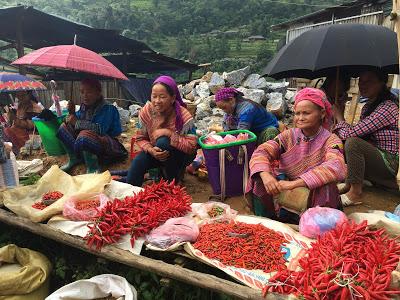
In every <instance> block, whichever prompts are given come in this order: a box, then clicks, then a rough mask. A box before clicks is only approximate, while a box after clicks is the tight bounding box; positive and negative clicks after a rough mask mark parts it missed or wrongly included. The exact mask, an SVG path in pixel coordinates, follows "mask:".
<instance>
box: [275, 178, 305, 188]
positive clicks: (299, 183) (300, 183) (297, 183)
mask: <svg viewBox="0 0 400 300" xmlns="http://www.w3.org/2000/svg"><path fill="white" fill-rule="evenodd" d="M279 185H280V187H281V190H282V191H289V190H293V189H295V188H298V187H305V186H306V184H305V182H304V180H303V179H301V178H299V179H296V180H293V181H288V180H281V181H279Z"/></svg>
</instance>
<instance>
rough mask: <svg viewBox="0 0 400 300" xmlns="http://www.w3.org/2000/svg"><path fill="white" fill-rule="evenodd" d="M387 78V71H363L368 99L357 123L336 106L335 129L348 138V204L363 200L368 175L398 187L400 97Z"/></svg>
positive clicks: (363, 93)
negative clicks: (345, 117) (352, 121)
mask: <svg viewBox="0 0 400 300" xmlns="http://www.w3.org/2000/svg"><path fill="white" fill-rule="evenodd" d="M387 80H388V76H387V74H384V73H382V72H380V71H379V70H377V69H369V70H366V71H364V72H362V73H361V74H360V79H359V83H358V86H359V89H360V95H361V96H363V97H366V98H368V102H367V103H366V104H365V106H364V107H363V109H362V111H361V116H360V121H359V122H358V123H357V124H356V125H354V126H352V125H350V124H348V123H346V122H345V120H344V113H343V110H340V109H339V108H336V109H335V110H334V112H335V118H336V119H337V120H339V123H338V124H337V125H336V126H335V128H334V132H335V133H336V134H337V135H338V136H339V137H340V138H341V139H342V140H343V141H345V156H346V162H347V168H348V175H347V178H346V186H345V187H344V188H343V190H342V191H341V192H342V193H343V194H344V193H346V194H344V195H342V196H341V198H342V202H343V205H345V206H348V205H354V204H360V203H361V202H360V200H361V198H362V184H363V181H364V179H367V180H369V181H370V182H372V183H374V184H377V185H380V186H383V187H387V188H389V189H398V186H397V183H396V174H397V169H398V163H399V127H398V120H399V107H398V99H397V98H396V97H395V96H394V95H393V94H392V93H391V92H390V90H389V88H387V86H386V83H387Z"/></svg>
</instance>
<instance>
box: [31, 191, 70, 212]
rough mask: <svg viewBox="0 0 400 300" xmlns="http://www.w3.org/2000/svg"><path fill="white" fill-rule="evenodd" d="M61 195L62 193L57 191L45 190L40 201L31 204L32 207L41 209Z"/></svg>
mask: <svg viewBox="0 0 400 300" xmlns="http://www.w3.org/2000/svg"><path fill="white" fill-rule="evenodd" d="M62 196H64V194H63V193H61V192H59V191H53V192H47V193H44V194H43V196H42V201H39V202H36V203H33V204H32V207H33V208H36V209H40V210H43V209H45V208H46V207H47V206H49V205H51V204H53V203H54V202H56V201H57V200H58V199H60V198H61V197H62Z"/></svg>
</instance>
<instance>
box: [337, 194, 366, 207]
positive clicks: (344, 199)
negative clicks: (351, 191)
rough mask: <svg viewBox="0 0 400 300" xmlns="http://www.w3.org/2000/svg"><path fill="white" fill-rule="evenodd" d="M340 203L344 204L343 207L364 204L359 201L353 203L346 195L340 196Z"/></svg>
mask: <svg viewBox="0 0 400 300" xmlns="http://www.w3.org/2000/svg"><path fill="white" fill-rule="evenodd" d="M340 201H341V202H342V205H343V207H349V206H357V205H361V204H362V202H361V201H358V202H353V201H351V200H350V199H349V197H347V195H346V194H344V195H340Z"/></svg>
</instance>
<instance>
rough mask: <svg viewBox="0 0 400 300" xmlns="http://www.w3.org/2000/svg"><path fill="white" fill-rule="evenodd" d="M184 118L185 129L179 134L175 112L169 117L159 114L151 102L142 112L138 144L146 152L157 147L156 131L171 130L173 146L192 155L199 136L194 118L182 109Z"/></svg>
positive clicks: (137, 138) (137, 135)
mask: <svg viewBox="0 0 400 300" xmlns="http://www.w3.org/2000/svg"><path fill="white" fill-rule="evenodd" d="M180 108H181V112H182V118H183V128H182V131H181V132H177V131H176V128H175V112H173V113H171V114H170V115H169V116H162V115H160V114H158V113H157V112H156V111H155V109H154V108H153V105H152V103H151V102H147V104H146V105H145V106H144V107H143V108H142V109H141V110H140V114H139V130H138V132H137V134H136V144H137V145H138V146H139V147H140V148H141V149H142V150H144V151H146V150H147V149H149V148H150V147H153V146H154V145H155V142H156V141H155V138H154V131H155V130H157V129H162V128H165V129H170V130H171V131H172V132H173V134H172V136H171V146H172V147H174V148H176V149H178V150H180V151H182V152H184V153H187V154H192V153H194V152H195V151H196V148H197V136H196V129H195V126H194V121H193V117H192V115H191V114H190V112H189V111H188V110H187V109H186V108H184V107H182V106H181V107H180Z"/></svg>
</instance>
